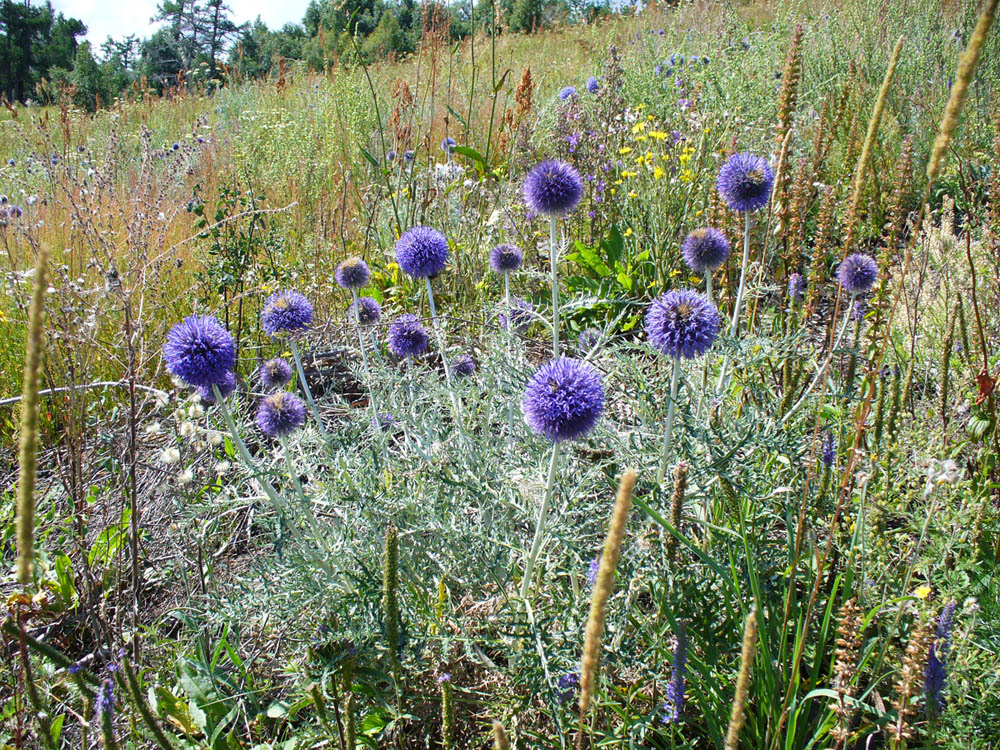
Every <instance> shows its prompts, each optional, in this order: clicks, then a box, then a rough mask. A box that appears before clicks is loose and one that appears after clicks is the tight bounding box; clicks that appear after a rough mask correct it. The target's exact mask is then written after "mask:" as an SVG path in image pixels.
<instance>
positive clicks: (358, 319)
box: [351, 289, 378, 428]
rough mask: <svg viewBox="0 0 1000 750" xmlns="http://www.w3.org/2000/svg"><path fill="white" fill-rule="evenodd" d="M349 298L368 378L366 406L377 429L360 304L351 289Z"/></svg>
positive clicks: (355, 292)
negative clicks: (369, 409) (351, 301)
mask: <svg viewBox="0 0 1000 750" xmlns="http://www.w3.org/2000/svg"><path fill="white" fill-rule="evenodd" d="M351 296H352V297H353V298H354V324H355V325H356V326H357V327H358V346H359V347H361V360H362V361H363V362H364V363H365V376H366V377H367V378H368V404H369V406H371V411H372V418H373V419H374V420H375V423H374V424H375V427H376V428H378V411H377V410H376V408H375V392H374V383H373V382H372V370H371V367H369V366H368V353H367V351H366V347H365V334H364V332H363V331H362V330H361V303H360V302H359V301H358V290H357V289H351Z"/></svg>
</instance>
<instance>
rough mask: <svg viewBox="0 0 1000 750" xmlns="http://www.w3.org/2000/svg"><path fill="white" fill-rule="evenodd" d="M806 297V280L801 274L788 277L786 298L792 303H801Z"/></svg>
mask: <svg viewBox="0 0 1000 750" xmlns="http://www.w3.org/2000/svg"><path fill="white" fill-rule="evenodd" d="M805 296H806V280H805V278H804V277H803V276H802V274H801V273H793V274H792V275H791V276H789V277H788V298H789V299H790V300H792V302H801V301H802V299H803V298H804V297H805Z"/></svg>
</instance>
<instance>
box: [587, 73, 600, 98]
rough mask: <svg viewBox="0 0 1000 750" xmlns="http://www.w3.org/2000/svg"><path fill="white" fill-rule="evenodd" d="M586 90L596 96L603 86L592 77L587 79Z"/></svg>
mask: <svg viewBox="0 0 1000 750" xmlns="http://www.w3.org/2000/svg"><path fill="white" fill-rule="evenodd" d="M586 88H587V91H589V92H590V93H591V94H596V93H597V92H598V91H600V90H601V84H600V82H599V81H598V80H597V79H596V78H595V77H594V76H591V77H590V78H588V79H587V83H586Z"/></svg>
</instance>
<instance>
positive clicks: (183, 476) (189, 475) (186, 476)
mask: <svg viewBox="0 0 1000 750" xmlns="http://www.w3.org/2000/svg"><path fill="white" fill-rule="evenodd" d="M192 481H194V472H193V471H191V469H184V471H182V472H181V473H180V475H179V476H178V477H177V484H179V485H180V486H181V487H184V486H185V485H188V484H191V482H192Z"/></svg>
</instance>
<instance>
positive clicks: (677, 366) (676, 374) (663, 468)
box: [656, 357, 681, 485]
mask: <svg viewBox="0 0 1000 750" xmlns="http://www.w3.org/2000/svg"><path fill="white" fill-rule="evenodd" d="M671 359H672V360H673V368H674V369H673V373H672V374H671V375H670V402H669V403H668V404H667V423H666V424H665V425H664V426H663V452H662V453H661V454H660V470H659V471H658V472H657V473H656V484H657V485H659V484H661V483H662V482H663V477H664V476H666V473H667V459H668V458H669V457H670V442H671V437H672V435H673V426H674V410H675V408H676V406H677V386H678V384H679V383H680V376H681V363H680V361H679V360H678V359H677V357H671Z"/></svg>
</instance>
